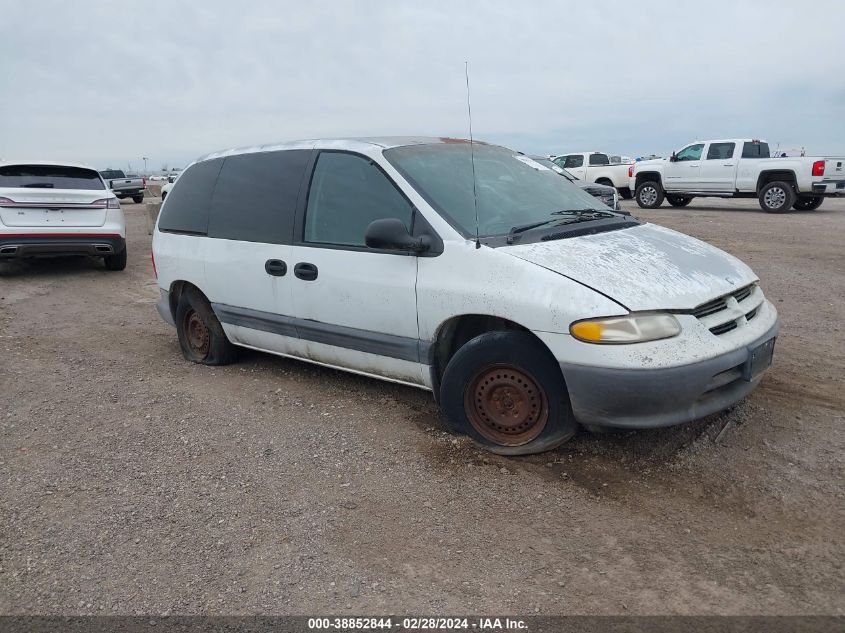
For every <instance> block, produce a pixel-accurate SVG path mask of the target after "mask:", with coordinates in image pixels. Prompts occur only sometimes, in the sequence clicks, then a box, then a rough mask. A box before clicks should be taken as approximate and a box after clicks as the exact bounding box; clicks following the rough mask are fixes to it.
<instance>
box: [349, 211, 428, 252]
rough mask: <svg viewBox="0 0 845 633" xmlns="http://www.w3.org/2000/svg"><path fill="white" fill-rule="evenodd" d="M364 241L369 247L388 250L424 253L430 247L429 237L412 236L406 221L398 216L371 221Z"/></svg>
mask: <svg viewBox="0 0 845 633" xmlns="http://www.w3.org/2000/svg"><path fill="white" fill-rule="evenodd" d="M364 243H365V244H366V245H367V246H368V247H369V248H379V249H382V250H388V251H413V252H414V253H423V252H425V251H427V250H428V249H429V241H428V238H426V237H425V236H423V237H414V236H412V235H411V234H410V233H409V232H408V229H407V228H406V227H405V223H404V222H402V220H399V219H397V218H385V219H383V220H374V221H373V222H371V223H370V226H368V227H367V231H366V233H364Z"/></svg>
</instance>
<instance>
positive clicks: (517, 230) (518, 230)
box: [508, 218, 558, 237]
mask: <svg viewBox="0 0 845 633" xmlns="http://www.w3.org/2000/svg"><path fill="white" fill-rule="evenodd" d="M557 221H558V220H557V218H549V219H548V220H541V221H540V222H531V223H530V224H520V225H519V226H514V227H512V228H511V230H510V231H509V232H508V237H511V236H513V235H516V234H517V233H525V231H530V230H531V229H536V228H537V227H539V226H543V225H544V224H551V223H552V222H557Z"/></svg>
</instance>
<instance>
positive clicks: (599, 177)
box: [550, 152, 633, 198]
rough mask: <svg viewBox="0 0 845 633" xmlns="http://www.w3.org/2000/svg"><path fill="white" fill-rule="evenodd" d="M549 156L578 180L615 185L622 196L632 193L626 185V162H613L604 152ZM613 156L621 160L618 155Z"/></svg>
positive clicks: (628, 196)
mask: <svg viewBox="0 0 845 633" xmlns="http://www.w3.org/2000/svg"><path fill="white" fill-rule="evenodd" d="M550 158H551V159H552V162H553V163H554V164H555V165H557V166H558V167H562V168H563V169H565V170H566V171H568V172H569V173H570V174H572V175H573V176H575V177H576V178H577V179H578V180H584V181H586V182H596V183H598V184H600V185H608V186H609V187H616V190H617V191H618V192H619V194H620V195H621V196H622V197H623V198H630V197H631V195H632V193H633V189H630V188H629V186H628V164H627V163H622V162H614V161H613V160H612V158H611V156H609V155H608V154H605V153H604V152H572V153H569V154H561V155H559V156H552V157H550ZM613 158H616V159H617V160H621V159H619V157H615V156H614V157H613Z"/></svg>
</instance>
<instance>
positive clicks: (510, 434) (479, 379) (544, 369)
mask: <svg viewBox="0 0 845 633" xmlns="http://www.w3.org/2000/svg"><path fill="white" fill-rule="evenodd" d="M440 406H441V409H442V410H443V413H444V415H445V418H446V425H447V426H448V427H449V429H450V430H451V431H452V432H453V433H458V434H462V435H468V436H469V437H471V438H472V439H473V440H474V441H475V442H476V443H477V444H479V445H480V446H481V447H482V448H485V449H486V450H488V451H490V452H492V453H497V454H499V455H528V454H531V453H540V452H543V451H548V450H551V449H553V448H555V447H557V446H560V445H561V444H563V443H564V442H566V441H567V440H568V439H569V438H571V437H572V436H573V435H575V433H576V432H577V431H578V423H577V422H576V421H575V417H574V416H573V414H572V409H571V407H570V404H569V397H568V394H567V391H566V384H565V383H564V380H563V375H562V374H561V372H560V366H559V365H558V364H557V361H555V359H554V358H553V357H552V355H551V354H550V353H549V351H548V350H547V349H546V348H545V347H544V346H543V345H542V344H541V343H539V342H538V341H537V340H536V339H535V338H534V337H533V336H531V335H530V334H528V333H527V332H513V331H509V332H488V333H486V334H481V335H480V336H476V337H475V338H474V339H472V340H470V341H469V342H468V343H466V344H465V345H464V346H463V347H461V348H460V349H459V350H458V351H457V352H456V353H455V355H454V356H453V357H452V359H451V360H450V361H449V364H448V365H447V366H446V371H444V372H443V380H442V381H441V385H440Z"/></svg>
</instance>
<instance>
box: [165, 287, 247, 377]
mask: <svg viewBox="0 0 845 633" xmlns="http://www.w3.org/2000/svg"><path fill="white" fill-rule="evenodd" d="M176 334H177V335H178V337H179V347H181V348H182V355H183V356H184V357H185V359H186V360H189V361H191V362H192V363H199V364H201V365H228V364H229V363H232V362H234V361H235V360H236V359H237V357H238V348H236V347H235V346H234V345H232V344H231V343H230V342H229V339H228V338H226V333H225V332H224V331H223V326H222V325H220V321H218V320H217V316H216V315H215V314H214V310H212V309H211V304H210V303H209V302H208V299H206V298H205V296H204V295H203V294H202V293H201V292H200V291H199V290H197V289H196V288H188V289H186V290H185V291H184V292H183V293H182V295H181V296H180V297H179V305H178V306H177V307H176Z"/></svg>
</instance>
